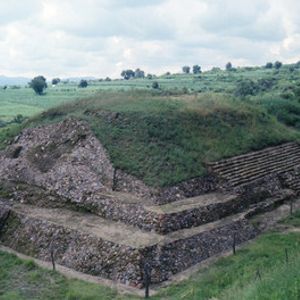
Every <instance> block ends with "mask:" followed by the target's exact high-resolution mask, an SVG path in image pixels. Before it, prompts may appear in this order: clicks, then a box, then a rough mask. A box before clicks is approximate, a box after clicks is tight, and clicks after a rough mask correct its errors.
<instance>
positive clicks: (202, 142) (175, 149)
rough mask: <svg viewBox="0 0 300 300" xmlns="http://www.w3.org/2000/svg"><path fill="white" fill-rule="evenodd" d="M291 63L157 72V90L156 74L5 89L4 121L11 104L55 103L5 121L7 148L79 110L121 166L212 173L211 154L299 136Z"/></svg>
mask: <svg viewBox="0 0 300 300" xmlns="http://www.w3.org/2000/svg"><path fill="white" fill-rule="evenodd" d="M292 67H293V69H292V71H291V66H290V65H284V66H283V67H282V68H280V69H279V70H275V69H266V68H264V67H261V68H259V67H256V68H238V69H233V70H232V71H221V70H212V71H208V72H203V73H201V74H197V75H192V74H173V75H164V76H161V77H157V78H155V81H157V82H158V83H159V86H160V89H158V90H154V89H153V88H152V82H153V80H149V79H131V80H115V81H101V82H99V81H92V82H89V85H88V87H87V88H86V89H79V88H78V87H77V85H75V84H72V83H69V84H65V85H64V84H59V85H58V86H56V87H54V88H52V87H50V88H48V90H47V93H46V95H43V96H35V95H34V94H33V91H32V90H31V89H29V88H22V89H7V90H5V91H2V90H0V104H1V114H2V115H1V116H0V119H1V120H2V122H9V121H11V120H14V119H13V118H15V116H14V115H13V114H12V113H11V111H15V113H16V114H20V113H22V114H23V115H24V116H25V117H27V116H31V115H34V114H36V113H40V112H42V111H44V110H46V109H49V108H50V110H49V111H47V112H46V113H42V114H41V115H39V116H36V117H35V118H34V119H33V120H30V121H27V123H23V124H22V125H19V124H17V123H14V124H12V125H9V126H5V127H3V128H0V148H3V147H4V146H5V144H7V142H8V141H9V140H10V138H12V137H13V136H14V135H15V134H16V133H17V132H18V131H19V130H20V129H21V128H23V127H24V126H36V125H40V124H45V123H48V122H57V121H59V120H61V119H63V118H66V117H70V116H73V117H77V118H80V119H85V120H87V121H88V122H89V124H90V125H91V126H92V128H93V130H94V132H95V133H96V135H97V136H98V138H99V139H100V140H101V142H102V143H103V144H104V145H105V147H106V148H107V149H108V152H109V154H110V156H111V159H112V161H113V164H114V165H115V166H116V167H118V168H121V169H123V170H125V171H127V172H129V173H131V174H133V175H135V176H137V177H139V178H141V179H143V180H144V181H145V182H146V183H147V184H149V185H152V186H166V185H172V184H175V183H178V182H180V181H183V180H186V179H190V178H193V177H198V176H201V175H203V174H205V163H206V162H208V161H213V160H217V159H220V158H224V157H229V156H232V155H236V154H240V153H244V152H247V151H250V150H254V149H260V148H263V147H265V146H269V145H276V144H280V143H282V142H285V141H289V140H296V139H298V138H299V131H298V129H299V127H300V101H299V100H300V92H299V90H300V69H299V68H298V67H297V66H296V65H295V66H292ZM76 98H77V99H78V98H81V99H82V98H84V100H77V101H75V102H74V101H71V100H74V99H76ZM58 104H61V105H60V106H59V107H56V108H52V107H53V106H57V105H58ZM0 125H1V124H0ZM0 127H1V126H0Z"/></svg>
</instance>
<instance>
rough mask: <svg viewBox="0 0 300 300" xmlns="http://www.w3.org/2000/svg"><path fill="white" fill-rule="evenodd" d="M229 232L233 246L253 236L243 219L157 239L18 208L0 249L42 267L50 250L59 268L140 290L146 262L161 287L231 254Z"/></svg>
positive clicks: (79, 216)
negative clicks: (192, 268) (40, 262)
mask: <svg viewBox="0 0 300 300" xmlns="http://www.w3.org/2000/svg"><path fill="white" fill-rule="evenodd" d="M1 209H3V207H2V206H0V210H1ZM233 232H236V234H237V237H236V238H237V243H240V242H243V241H246V240H248V239H251V238H253V237H255V236H256V231H255V228H253V226H251V224H249V223H248V222H247V221H246V220H245V219H244V218H243V214H239V215H236V216H234V217H230V218H225V219H223V220H220V221H217V222H213V223H209V224H206V225H203V226H199V227H194V228H191V229H184V230H180V231H177V232H173V233H171V234H169V235H158V234H156V233H151V232H147V233H145V232H142V231H140V230H138V229H136V228H134V227H130V226H128V225H125V224H122V223H116V222H109V221H107V220H103V219H101V218H100V217H97V216H94V215H90V214H86V213H79V212H73V211H67V210H64V209H49V208H48V209H45V208H36V207H32V206H26V205H18V206H15V207H13V208H11V210H10V214H9V217H8V219H6V222H5V225H4V227H2V230H1V236H0V243H1V244H3V245H5V246H7V247H10V248H12V249H14V250H16V251H18V252H21V253H24V254H26V255H29V256H33V257H35V258H38V259H41V260H46V261H50V253H51V249H54V251H55V260H56V262H57V263H58V264H60V265H64V266H67V267H69V268H72V269H75V270H77V271H80V272H84V273H87V274H92V275H96V276H100V277H104V278H108V279H111V280H115V281H118V282H121V283H125V284H128V285H131V286H136V287H141V286H142V282H143V278H142V277H143V275H142V270H143V265H144V263H145V260H147V261H149V262H150V263H151V265H152V268H153V271H152V282H153V283H158V282H162V281H164V280H167V279H168V278H169V276H170V274H175V273H178V272H180V271H182V270H184V269H186V268H188V267H190V266H192V265H193V264H195V263H197V262H199V261H202V260H204V259H206V258H208V257H209V256H211V255H215V254H217V253H219V252H222V251H224V250H226V249H227V248H229V247H230V246H231V244H232V240H231V239H232V234H233Z"/></svg>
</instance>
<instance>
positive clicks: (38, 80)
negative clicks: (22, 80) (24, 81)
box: [29, 75, 47, 95]
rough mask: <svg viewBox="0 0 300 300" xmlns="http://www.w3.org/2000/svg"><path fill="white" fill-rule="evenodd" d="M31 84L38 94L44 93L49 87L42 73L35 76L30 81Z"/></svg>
mask: <svg viewBox="0 0 300 300" xmlns="http://www.w3.org/2000/svg"><path fill="white" fill-rule="evenodd" d="M29 86H30V87H31V88H32V89H33V90H34V91H35V93H36V94H37V95H42V94H43V92H44V89H46V88H47V82H46V78H45V77H44V76H41V75H40V76H37V77H34V78H33V79H32V80H31V82H30V83H29Z"/></svg>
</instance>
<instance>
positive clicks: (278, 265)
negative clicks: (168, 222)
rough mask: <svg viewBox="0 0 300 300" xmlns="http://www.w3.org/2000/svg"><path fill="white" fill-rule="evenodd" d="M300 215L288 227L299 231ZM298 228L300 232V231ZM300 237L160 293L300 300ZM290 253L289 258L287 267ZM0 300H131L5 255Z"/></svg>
mask: <svg viewBox="0 0 300 300" xmlns="http://www.w3.org/2000/svg"><path fill="white" fill-rule="evenodd" d="M299 218H300V214H299V213H296V214H295V215H294V217H293V218H292V219H293V222H291V219H288V220H287V221H286V223H287V224H292V225H293V224H295V220H297V222H296V224H297V225H295V226H298V225H299ZM298 228H299V227H298ZM299 245H300V234H299V233H289V234H287V233H280V232H272V233H268V234H265V235H262V236H261V237H259V238H258V239H256V240H255V241H253V242H252V243H251V244H249V245H247V246H244V247H243V248H241V249H240V250H238V251H237V254H236V255H231V256H228V257H224V258H221V259H219V260H218V261H217V262H216V263H214V264H213V265H211V266H209V267H206V268H203V269H202V270H201V271H199V272H198V273H196V274H194V275H193V276H192V277H191V278H190V279H188V280H186V281H184V282H182V283H180V284H177V285H175V284H173V285H171V286H170V287H168V288H164V289H162V290H160V291H159V293H158V294H157V295H156V296H153V297H151V299H153V300H155V299H157V300H158V299H165V300H169V299H170V300H180V299H185V300H196V299H197V300H204V299H219V300H229V299H230V300H232V299H237V300H248V299H249V300H253V299H255V300H267V299H272V300H282V299H289V300H298V299H299V298H300V247H299ZM285 249H286V250H287V253H288V258H289V260H288V262H286V255H285ZM0 270H1V272H0V300H25V299H32V300H39V299H43V300H48V299H55V300H63V299H65V300H67V299H68V300H71V299H72V300H74V299H76V300H105V299H112V300H113V299H115V300H130V299H132V300H133V299H139V298H138V297H134V296H129V295H127V296H125V295H120V294H118V293H117V292H116V291H114V290H111V289H109V288H106V287H103V286H100V285H96V284H91V283H86V282H83V281H79V280H72V279H67V278H65V277H64V276H62V275H60V274H58V273H56V272H52V271H47V270H44V269H41V268H39V267H37V266H36V265H35V264H34V263H33V262H32V261H22V260H20V259H18V258H16V257H15V256H14V255H12V254H7V253H4V252H0Z"/></svg>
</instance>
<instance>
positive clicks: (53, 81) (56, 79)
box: [52, 78, 60, 85]
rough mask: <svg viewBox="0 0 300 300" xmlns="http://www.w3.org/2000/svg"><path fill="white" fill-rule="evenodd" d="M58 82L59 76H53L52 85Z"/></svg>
mask: <svg viewBox="0 0 300 300" xmlns="http://www.w3.org/2000/svg"><path fill="white" fill-rule="evenodd" d="M59 83H60V79H59V78H53V79H52V84H53V85H57V84H59Z"/></svg>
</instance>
